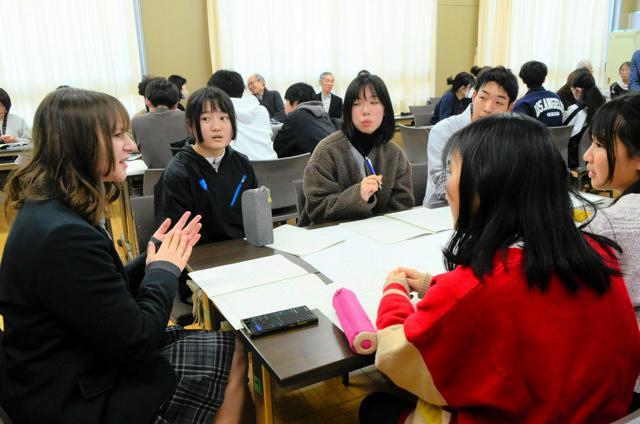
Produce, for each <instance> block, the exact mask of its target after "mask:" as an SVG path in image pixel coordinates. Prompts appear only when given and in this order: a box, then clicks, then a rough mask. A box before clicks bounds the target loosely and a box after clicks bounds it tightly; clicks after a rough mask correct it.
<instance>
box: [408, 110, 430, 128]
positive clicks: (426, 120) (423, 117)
mask: <svg viewBox="0 0 640 424" xmlns="http://www.w3.org/2000/svg"><path fill="white" fill-rule="evenodd" d="M431 118H433V112H429V113H414V114H413V123H414V125H415V126H416V127H425V126H427V125H431Z"/></svg>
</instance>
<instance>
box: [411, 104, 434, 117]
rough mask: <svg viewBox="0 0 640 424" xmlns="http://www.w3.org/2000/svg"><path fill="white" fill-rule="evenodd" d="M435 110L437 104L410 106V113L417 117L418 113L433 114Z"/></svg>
mask: <svg viewBox="0 0 640 424" xmlns="http://www.w3.org/2000/svg"><path fill="white" fill-rule="evenodd" d="M435 108H436V105H435V104H426V105H419V106H409V112H411V113H412V114H413V115H415V114H416V113H433V111H434V110H435Z"/></svg>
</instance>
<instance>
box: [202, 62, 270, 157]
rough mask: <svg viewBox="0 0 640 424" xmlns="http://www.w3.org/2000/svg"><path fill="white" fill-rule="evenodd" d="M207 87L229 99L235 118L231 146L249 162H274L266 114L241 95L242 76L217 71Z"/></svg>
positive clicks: (242, 86) (223, 70)
mask: <svg viewBox="0 0 640 424" xmlns="http://www.w3.org/2000/svg"><path fill="white" fill-rule="evenodd" d="M207 85H208V86H209V87H217V88H219V89H220V90H222V91H224V92H225V93H226V94H228V95H229V97H231V102H232V103H233V110H234V111H235V115H236V117H235V120H236V130H235V136H234V138H233V142H232V143H231V147H233V148H234V149H235V150H236V151H237V152H240V153H242V154H244V155H246V156H247V157H248V158H249V160H271V159H277V158H278V155H277V154H276V152H275V151H274V150H273V142H272V141H271V134H272V132H271V124H270V123H269V112H268V111H267V109H266V108H265V107H264V106H262V105H261V104H260V103H259V102H258V99H257V98H256V97H254V96H243V93H244V82H243V81H242V75H240V74H239V73H238V72H236V71H231V70H228V69H219V70H217V71H216V72H214V73H213V75H211V78H209V81H208V82H207ZM279 97H280V95H279V94H278V98H279ZM281 102H282V100H281Z"/></svg>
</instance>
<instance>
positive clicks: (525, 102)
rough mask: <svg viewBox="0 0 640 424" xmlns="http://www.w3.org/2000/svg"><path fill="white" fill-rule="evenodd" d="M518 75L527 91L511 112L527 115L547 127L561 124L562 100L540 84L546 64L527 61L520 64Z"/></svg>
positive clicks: (545, 70)
mask: <svg viewBox="0 0 640 424" xmlns="http://www.w3.org/2000/svg"><path fill="white" fill-rule="evenodd" d="M518 76H519V77H520V79H521V80H522V82H524V83H525V85H526V86H527V88H528V89H529V91H527V94H525V95H524V97H522V98H520V99H518V100H517V101H516V104H515V106H514V107H513V112H517V113H523V114H525V115H529V116H531V117H532V118H535V119H537V120H538V121H540V122H542V123H543V124H545V125H546V126H547V127H559V126H561V125H562V114H563V113H564V106H563V105H562V100H560V96H558V95H557V94H556V93H554V92H553V91H549V90H546V89H545V88H544V87H543V86H542V84H544V80H545V79H546V78H547V65H545V64H544V63H542V62H538V61H536V60H532V61H529V62H527V63H525V64H524V65H522V68H520V73H519V74H518Z"/></svg>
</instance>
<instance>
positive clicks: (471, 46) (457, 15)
mask: <svg viewBox="0 0 640 424" xmlns="http://www.w3.org/2000/svg"><path fill="white" fill-rule="evenodd" d="M478 8H479V0H438V24H437V25H438V27H437V30H436V93H434V96H437V97H439V96H441V95H442V93H444V92H445V91H446V90H447V88H448V86H447V77H448V76H455V75H456V74H457V73H458V72H461V71H467V72H469V69H471V67H472V66H473V65H474V63H473V60H474V57H475V53H476V46H477V44H478ZM479 65H480V66H482V65H483V64H479Z"/></svg>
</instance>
